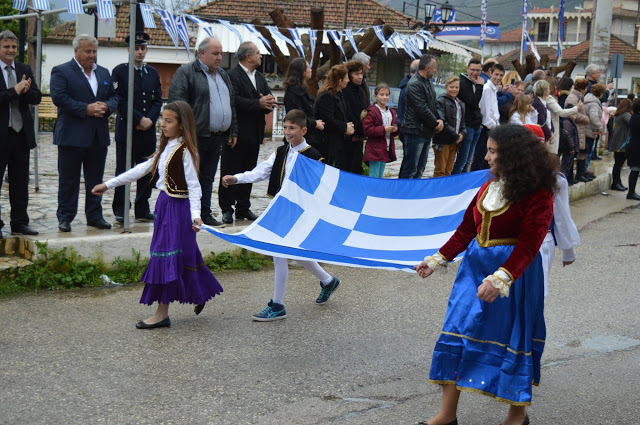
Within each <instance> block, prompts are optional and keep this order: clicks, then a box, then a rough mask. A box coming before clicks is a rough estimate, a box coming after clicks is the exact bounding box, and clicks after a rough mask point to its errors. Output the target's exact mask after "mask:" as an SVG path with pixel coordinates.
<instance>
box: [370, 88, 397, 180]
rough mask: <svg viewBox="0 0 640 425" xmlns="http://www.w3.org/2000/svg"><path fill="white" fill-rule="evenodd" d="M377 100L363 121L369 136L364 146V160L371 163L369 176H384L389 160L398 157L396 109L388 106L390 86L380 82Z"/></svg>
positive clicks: (375, 93)
mask: <svg viewBox="0 0 640 425" xmlns="http://www.w3.org/2000/svg"><path fill="white" fill-rule="evenodd" d="M373 93H374V96H375V100H376V102H375V103H374V104H373V105H371V106H369V109H367V116H366V117H365V118H364V120H363V121H362V126H363V127H364V135H365V136H367V137H368V139H367V143H366V145H365V147H364V161H365V162H368V163H369V177H380V178H382V177H384V167H385V165H386V163H387V162H393V161H395V160H396V159H397V158H396V145H395V143H394V141H393V138H394V137H396V136H397V135H398V133H399V132H398V121H397V119H396V111H394V110H393V109H390V108H387V102H389V96H390V95H391V91H390V90H389V86H388V85H386V84H384V83H382V84H378V85H377V86H376V88H375V90H374V92H373Z"/></svg>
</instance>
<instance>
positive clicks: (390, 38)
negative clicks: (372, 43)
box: [387, 32, 399, 52]
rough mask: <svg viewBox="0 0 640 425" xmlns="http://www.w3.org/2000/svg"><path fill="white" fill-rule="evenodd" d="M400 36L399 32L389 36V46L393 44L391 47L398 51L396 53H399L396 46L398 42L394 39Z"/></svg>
mask: <svg viewBox="0 0 640 425" xmlns="http://www.w3.org/2000/svg"><path fill="white" fill-rule="evenodd" d="M397 36H398V33H397V32H394V33H393V34H391V35H390V36H389V39H388V40H387V41H388V42H389V44H391V47H393V48H394V49H396V52H399V50H398V46H397V45H396V42H395V41H394V40H393V39H394V38H396V37H397Z"/></svg>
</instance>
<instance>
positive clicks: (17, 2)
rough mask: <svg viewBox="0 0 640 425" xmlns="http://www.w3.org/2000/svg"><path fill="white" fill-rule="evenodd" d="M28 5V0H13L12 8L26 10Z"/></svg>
mask: <svg viewBox="0 0 640 425" xmlns="http://www.w3.org/2000/svg"><path fill="white" fill-rule="evenodd" d="M28 6H29V0H13V8H14V9H16V10H20V11H23V10H27V7H28Z"/></svg>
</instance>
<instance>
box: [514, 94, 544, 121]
mask: <svg viewBox="0 0 640 425" xmlns="http://www.w3.org/2000/svg"><path fill="white" fill-rule="evenodd" d="M537 123H538V113H537V112H536V108H534V107H533V106H531V98H530V97H529V96H527V95H526V94H519V95H517V96H516V98H515V99H514V100H513V106H512V107H511V110H510V111H509V124H516V125H525V124H537Z"/></svg>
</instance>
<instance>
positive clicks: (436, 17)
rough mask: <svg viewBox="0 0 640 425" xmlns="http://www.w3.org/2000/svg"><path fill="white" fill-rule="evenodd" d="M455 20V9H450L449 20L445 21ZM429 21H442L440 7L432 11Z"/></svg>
mask: <svg viewBox="0 0 640 425" xmlns="http://www.w3.org/2000/svg"><path fill="white" fill-rule="evenodd" d="M455 20H456V11H455V10H452V11H451V17H449V20H448V21H447V22H453V21H455ZM431 22H442V9H436V10H434V11H433V19H431Z"/></svg>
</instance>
